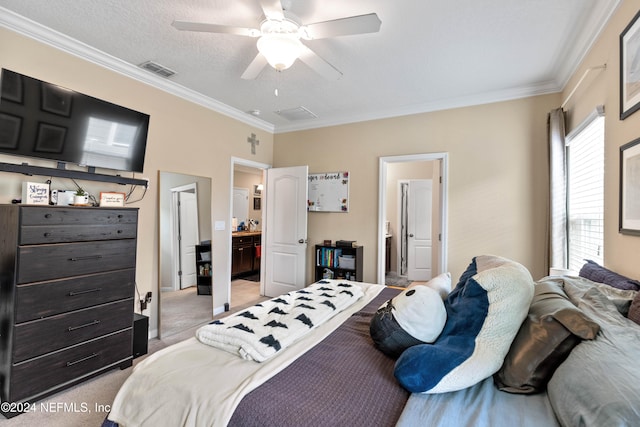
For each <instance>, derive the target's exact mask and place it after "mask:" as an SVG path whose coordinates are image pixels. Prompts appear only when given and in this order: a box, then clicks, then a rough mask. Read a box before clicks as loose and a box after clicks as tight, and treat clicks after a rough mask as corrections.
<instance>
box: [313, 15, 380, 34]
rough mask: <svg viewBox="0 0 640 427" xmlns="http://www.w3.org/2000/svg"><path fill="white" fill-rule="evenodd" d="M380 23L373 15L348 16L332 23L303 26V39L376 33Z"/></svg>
mask: <svg viewBox="0 0 640 427" xmlns="http://www.w3.org/2000/svg"><path fill="white" fill-rule="evenodd" d="M381 24H382V21H380V18H378V15H376V14H375V13H369V14H367V15H359V16H350V17H348V18H340V19H334V20H332V21H324V22H316V23H315V24H309V25H305V26H304V27H303V28H304V31H303V38H304V39H306V40H314V39H324V38H327V37H337V36H349V35H352V34H365V33H377V32H378V31H380V25H381Z"/></svg>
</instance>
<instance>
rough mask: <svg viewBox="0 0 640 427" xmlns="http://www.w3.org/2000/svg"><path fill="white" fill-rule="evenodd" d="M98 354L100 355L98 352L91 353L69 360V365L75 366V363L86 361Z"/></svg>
mask: <svg viewBox="0 0 640 427" xmlns="http://www.w3.org/2000/svg"><path fill="white" fill-rule="evenodd" d="M97 356H98V353H91V354H90V355H89V356H87V357H83V358H82V359H78V360H74V361H73V362H67V366H73V365H75V364H78V363H81V362H85V361H87V360H89V359H93V358H94V357H97Z"/></svg>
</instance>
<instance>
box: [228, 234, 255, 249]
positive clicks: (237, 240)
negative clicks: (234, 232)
mask: <svg viewBox="0 0 640 427" xmlns="http://www.w3.org/2000/svg"><path fill="white" fill-rule="evenodd" d="M231 242H232V245H233V246H235V247H245V248H246V247H249V246H251V245H253V237H251V236H245V237H234V238H233V239H232V240H231Z"/></svg>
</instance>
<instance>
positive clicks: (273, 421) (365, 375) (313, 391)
mask: <svg viewBox="0 0 640 427" xmlns="http://www.w3.org/2000/svg"><path fill="white" fill-rule="evenodd" d="M398 292H399V291H398V290H396V289H390V288H387V289H383V290H382V292H381V293H380V294H379V295H378V296H377V297H376V298H374V299H373V300H372V301H371V302H370V303H369V304H368V305H367V306H366V307H364V308H363V309H362V310H361V311H360V312H358V313H355V314H354V315H353V316H351V317H350V318H349V319H348V320H347V321H346V322H345V323H344V324H343V325H342V326H341V327H340V328H338V329H337V330H335V331H334V332H333V333H332V334H331V335H329V336H328V337H327V338H325V339H324V340H323V341H322V342H320V343H319V344H318V345H316V346H315V347H314V348H312V349H311V350H309V351H308V352H306V353H305V354H303V355H302V356H300V358H298V360H296V361H295V362H293V363H292V364H291V365H290V366H288V367H287V368H285V369H284V370H283V371H282V372H280V373H279V374H277V375H276V376H274V377H273V378H271V379H270V380H268V381H267V382H266V383H264V384H262V385H261V386H260V387H258V388H257V389H255V390H254V391H252V392H251V393H249V394H248V395H246V396H245V397H244V399H243V400H242V401H241V402H240V404H239V405H238V407H237V408H236V410H235V412H234V414H233V417H232V418H231V421H230V423H229V426H242V427H250V426H256V427H257V426H260V427H263V426H279V427H286V426H291V427H293V426H295V427H301V426H347V425H348V426H367V427H369V426H372V425H376V426H392V425H395V423H396V421H397V420H398V418H399V417H400V414H401V412H402V409H403V408H404V405H405V403H406V401H407V399H408V397H409V393H408V392H407V391H406V390H404V389H403V388H402V387H400V385H399V384H398V382H397V381H396V379H395V378H394V376H393V367H394V363H395V361H394V360H393V359H391V358H389V357H387V356H385V355H384V354H383V353H382V352H380V351H378V350H376V349H375V347H374V346H373V342H372V340H371V337H370V335H369V323H370V321H371V318H372V316H373V315H374V314H375V312H376V310H377V309H378V308H379V307H380V306H381V305H382V304H383V303H384V302H385V301H387V300H388V299H390V298H392V297H393V296H395V295H396V294H397V293H398Z"/></svg>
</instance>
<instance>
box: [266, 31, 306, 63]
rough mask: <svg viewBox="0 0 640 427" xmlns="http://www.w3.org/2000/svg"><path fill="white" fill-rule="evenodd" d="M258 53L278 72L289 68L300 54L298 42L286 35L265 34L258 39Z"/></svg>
mask: <svg viewBox="0 0 640 427" xmlns="http://www.w3.org/2000/svg"><path fill="white" fill-rule="evenodd" d="M258 51H260V53H261V54H262V55H263V56H264V57H265V58H267V62H268V63H269V65H271V66H272V67H273V68H275V69H276V70H278V71H282V70H286V69H287V68H289V67H291V66H292V65H293V63H294V62H295V61H296V59H298V57H299V56H300V54H301V53H302V49H301V46H300V41H299V40H298V39H297V38H296V37H294V36H291V35H288V34H267V35H264V36H262V37H260V39H259V40H258Z"/></svg>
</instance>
